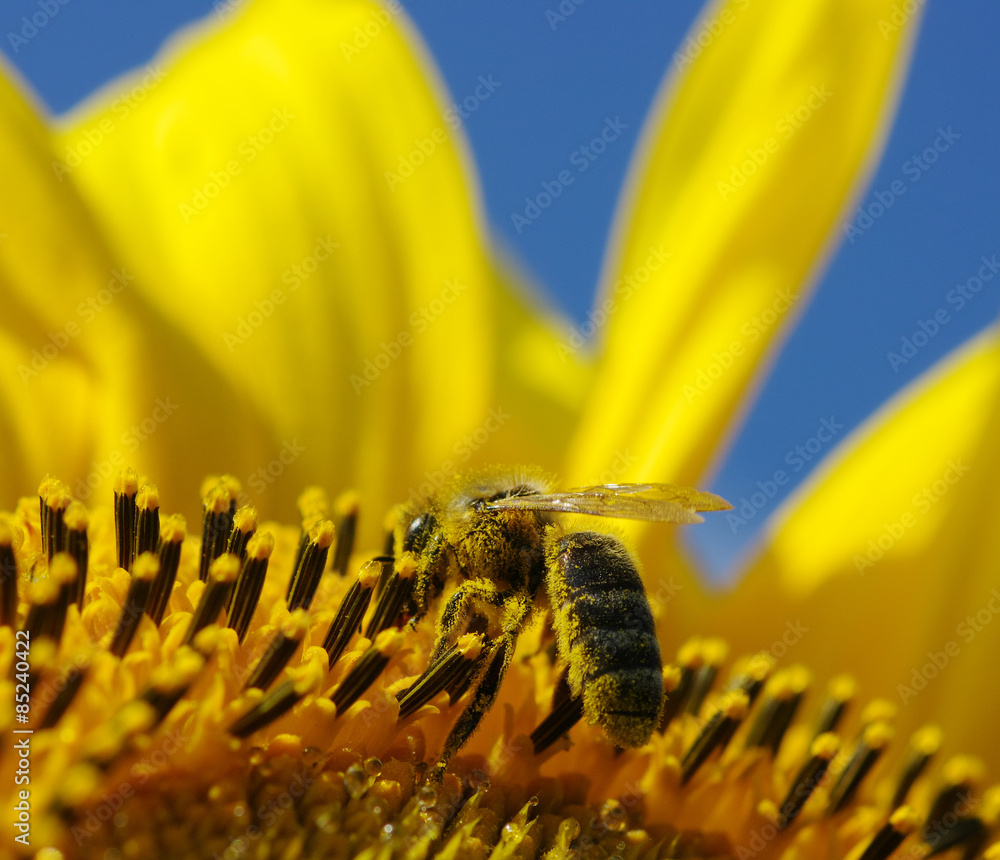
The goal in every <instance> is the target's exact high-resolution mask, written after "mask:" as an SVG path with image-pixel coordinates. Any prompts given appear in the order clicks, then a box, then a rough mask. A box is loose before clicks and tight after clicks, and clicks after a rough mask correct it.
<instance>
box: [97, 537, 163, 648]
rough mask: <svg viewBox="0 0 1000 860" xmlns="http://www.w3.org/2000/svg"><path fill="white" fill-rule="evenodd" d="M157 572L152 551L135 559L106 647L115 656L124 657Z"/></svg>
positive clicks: (137, 626)
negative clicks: (112, 631) (113, 628)
mask: <svg viewBox="0 0 1000 860" xmlns="http://www.w3.org/2000/svg"><path fill="white" fill-rule="evenodd" d="M159 573H160V559H159V558H158V557H157V556H156V555H155V554H154V553H151V552H144V553H143V554H142V555H140V556H139V557H138V558H137V559H136V560H135V564H134V565H133V566H132V582H131V583H130V584H129V588H128V594H126V595H125V602H124V603H123V604H122V611H121V614H120V615H119V616H118V625H117V627H116V628H115V633H114V636H112V638H111V645H110V647H109V649H108V650H110V651H111V653H112V654H114V655H115V656H116V657H124V656H125V652H126V651H128V646H129V645H130V644H131V642H132V637H133V636H135V631H136V630H138V629H139V621H140V620H141V619H142V615H143V613H144V612H145V611H146V607H147V605H148V604H149V595H150V593H151V592H152V590H153V583H154V582H155V581H156V578H157V576H158V575H159Z"/></svg>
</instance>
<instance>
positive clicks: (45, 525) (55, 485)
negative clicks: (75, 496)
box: [38, 475, 65, 558]
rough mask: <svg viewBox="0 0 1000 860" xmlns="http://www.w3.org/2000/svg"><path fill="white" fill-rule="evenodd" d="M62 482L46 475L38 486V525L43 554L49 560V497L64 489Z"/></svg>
mask: <svg viewBox="0 0 1000 860" xmlns="http://www.w3.org/2000/svg"><path fill="white" fill-rule="evenodd" d="M64 486H65V484H63V482H62V481H60V480H59V479H58V478H53V477H52V476H51V475H46V476H45V477H44V478H42V482H41V483H40V484H39V485H38V524H39V534H40V536H41V540H42V554H43V555H44V556H45V557H46V558H48V557H49V534H50V530H51V529H50V526H49V496H50V495H51V494H52V493H53V492H54V491H56V490H59V489H61V488H62V487H64Z"/></svg>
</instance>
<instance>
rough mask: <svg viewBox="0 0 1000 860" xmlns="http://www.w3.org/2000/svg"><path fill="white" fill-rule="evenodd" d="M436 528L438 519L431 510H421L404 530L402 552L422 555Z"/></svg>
mask: <svg viewBox="0 0 1000 860" xmlns="http://www.w3.org/2000/svg"><path fill="white" fill-rule="evenodd" d="M436 528H437V520H436V519H435V518H434V514H432V513H431V512H430V511H421V512H420V513H418V514H416V515H415V516H413V517H412V518H411V519H410V520H409V522H408V523H406V524H405V525H404V527H403V530H402V540H401V547H400V548H401V550H402V552H412V553H413V554H414V555H420V554H421V553H422V552H423V551H424V547H426V546H427V541H428V540H429V539H430V537H431V535H432V534H433V533H434V530H435V529H436Z"/></svg>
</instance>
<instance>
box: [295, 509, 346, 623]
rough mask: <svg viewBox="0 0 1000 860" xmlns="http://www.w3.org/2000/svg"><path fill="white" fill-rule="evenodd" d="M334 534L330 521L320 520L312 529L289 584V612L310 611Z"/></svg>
mask: <svg viewBox="0 0 1000 860" xmlns="http://www.w3.org/2000/svg"><path fill="white" fill-rule="evenodd" d="M334 534H335V529H334V527H333V523H332V522H330V520H320V521H319V522H318V523H316V525H314V526H313V527H312V528H311V529H310V531H309V540H308V542H307V543H306V546H305V549H304V550H303V552H302V555H301V556H300V557H299V562H298V564H297V565H296V566H295V570H294V571H293V573H292V579H291V581H290V582H289V583H288V594H287V596H286V600H287V605H288V611H289V612H292V611H293V610H296V609H300V608H301V609H308V608H309V606H310V604H311V603H312V599H313V597H314V596H315V594H316V589H317V588H318V587H319V581H320V579H321V578H322V576H323V569H324V568H325V567H326V558H327V555H328V554H329V552H330V544H332V543H333V537H334Z"/></svg>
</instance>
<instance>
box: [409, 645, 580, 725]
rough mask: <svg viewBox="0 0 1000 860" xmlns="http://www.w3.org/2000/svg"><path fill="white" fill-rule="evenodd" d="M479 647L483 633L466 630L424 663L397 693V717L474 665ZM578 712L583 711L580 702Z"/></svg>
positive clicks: (414, 707)
mask: <svg viewBox="0 0 1000 860" xmlns="http://www.w3.org/2000/svg"><path fill="white" fill-rule="evenodd" d="M482 649H483V637H482V636H481V635H479V634H478V633H466V634H465V635H463V636H460V637H459V638H458V641H457V642H456V643H455V644H454V645H452V646H451V647H450V648H449V649H448V650H447V651H445V652H444V654H442V655H441V657H440V659H438V660H436V661H435V662H434V665H432V666H428V667H427V671H426V672H424V674H423V675H421V676H420V678H418V679H417V681H416V682H415V683H414V684H413V686H411V687H409V688H407V689H406V690H402V691H400V692H399V693H397V694H396V698H397V700H398V701H399V719H401V720H402V719H405V718H406V717H408V716H410V714H413V713H415V712H416V711H418V710H419V709H420V708H421V707H422V706H423V705H425V704H427V703H428V702H429V701H430V700H431V699H433V698H434V697H435V696H436V695H437V694H438V693H440V692H441V691H442V690H445V689H446V688H447V687H448V685H449V684H451V683H452V682H453V681H454V680H455V678H457V677H459V676H460V675H462V674H464V673H465V672H466V671H467V670H468V669H469V668H470V667H471V666H474V665H475V662H476V660H478V659H479V654H480V652H481V651H482ZM580 713H581V714H582V713H583V710H582V705H581V711H580ZM578 719H579V718H578ZM574 722H575V720H574ZM571 725H572V724H571Z"/></svg>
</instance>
